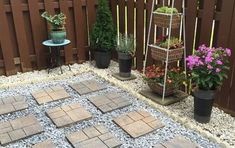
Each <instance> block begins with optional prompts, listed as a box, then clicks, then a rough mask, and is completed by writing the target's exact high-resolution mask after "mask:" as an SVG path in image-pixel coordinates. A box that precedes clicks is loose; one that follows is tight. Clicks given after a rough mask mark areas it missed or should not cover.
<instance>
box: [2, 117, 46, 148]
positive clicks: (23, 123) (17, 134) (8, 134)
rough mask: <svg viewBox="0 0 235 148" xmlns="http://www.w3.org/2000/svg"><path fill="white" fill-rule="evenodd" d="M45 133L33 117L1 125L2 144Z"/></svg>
mask: <svg viewBox="0 0 235 148" xmlns="http://www.w3.org/2000/svg"><path fill="white" fill-rule="evenodd" d="M42 131H43V129H42V126H41V125H40V123H39V122H38V121H37V119H36V118H35V117H34V116H33V115H28V116H26V117H21V118H17V119H15V120H11V121H6V122H2V123H0V143H1V144H2V145H3V144H7V143H10V142H14V141H16V140H19V139H23V138H26V137H29V136H32V135H35V134H38V133H41V132H42Z"/></svg>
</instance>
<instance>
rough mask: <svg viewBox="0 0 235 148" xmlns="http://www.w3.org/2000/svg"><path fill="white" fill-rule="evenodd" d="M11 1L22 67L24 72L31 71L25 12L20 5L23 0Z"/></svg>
mask: <svg viewBox="0 0 235 148" xmlns="http://www.w3.org/2000/svg"><path fill="white" fill-rule="evenodd" d="M10 2H11V6H12V14H13V19H14V24H15V30H16V37H17V43H18V47H19V53H20V60H21V68H22V71H23V72H26V71H31V70H32V64H31V62H30V60H29V44H28V43H27V37H26V30H25V23H24V18H23V12H22V10H21V7H20V4H21V1H15V0H11V1H10Z"/></svg>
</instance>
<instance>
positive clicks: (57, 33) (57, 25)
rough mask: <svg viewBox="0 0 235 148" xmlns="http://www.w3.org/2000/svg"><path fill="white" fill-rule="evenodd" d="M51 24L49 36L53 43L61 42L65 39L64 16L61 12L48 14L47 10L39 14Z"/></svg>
mask: <svg viewBox="0 0 235 148" xmlns="http://www.w3.org/2000/svg"><path fill="white" fill-rule="evenodd" d="M41 16H42V17H43V18H45V19H46V20H47V22H48V23H50V25H51V30H50V38H51V40H52V42H53V43H55V44H61V43H63V42H64V41H65V39H66V30H65V20H66V16H65V15H64V14H63V13H60V14H56V15H54V16H52V15H50V14H49V13H48V12H46V11H45V12H44V13H42V15H41Z"/></svg>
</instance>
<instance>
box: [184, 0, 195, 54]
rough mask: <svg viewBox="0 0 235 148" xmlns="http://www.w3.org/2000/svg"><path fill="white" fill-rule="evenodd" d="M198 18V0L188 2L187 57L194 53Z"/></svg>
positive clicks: (186, 26) (186, 27) (188, 0)
mask: <svg viewBox="0 0 235 148" xmlns="http://www.w3.org/2000/svg"><path fill="white" fill-rule="evenodd" d="M196 17H197V0H187V1H186V25H185V29H186V31H185V32H186V52H187V55H189V54H191V53H192V51H193V43H194V33H195V31H194V30H195V27H196V26H195V22H196Z"/></svg>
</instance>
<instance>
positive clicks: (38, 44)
mask: <svg viewBox="0 0 235 148" xmlns="http://www.w3.org/2000/svg"><path fill="white" fill-rule="evenodd" d="M28 4H29V13H30V20H31V26H32V34H33V41H34V48H35V53H36V55H37V56H36V57H37V60H36V61H37V66H38V68H39V69H42V68H45V66H46V54H45V50H46V49H45V47H44V46H43V45H42V42H43V40H46V39H47V34H46V30H42V28H44V27H45V23H44V22H43V19H42V18H41V14H40V12H39V7H38V2H37V1H35V0H28ZM38 28H41V31H38Z"/></svg>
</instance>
